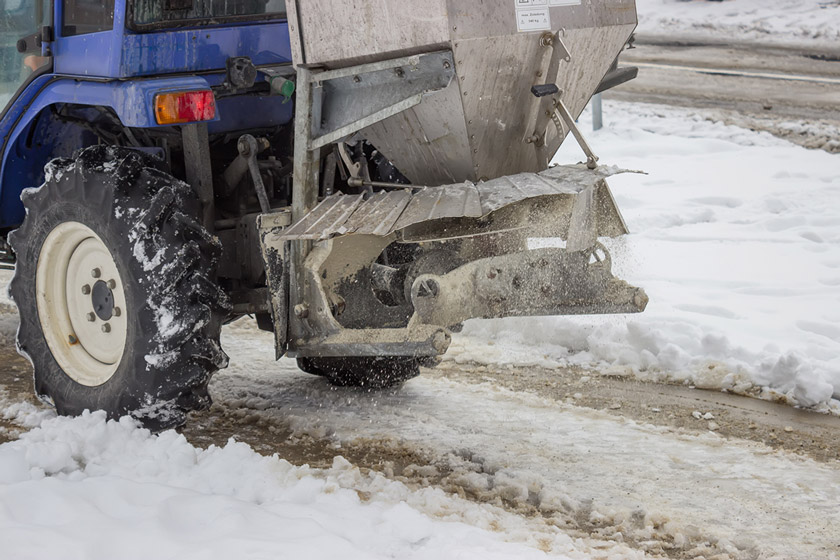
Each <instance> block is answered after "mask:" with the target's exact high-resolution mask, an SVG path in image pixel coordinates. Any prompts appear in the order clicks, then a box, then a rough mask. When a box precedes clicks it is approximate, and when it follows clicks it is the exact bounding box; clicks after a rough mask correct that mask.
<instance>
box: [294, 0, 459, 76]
mask: <svg viewBox="0 0 840 560" xmlns="http://www.w3.org/2000/svg"><path fill="white" fill-rule="evenodd" d="M290 4H295V6H294V14H295V16H296V21H295V20H292V19H291V14H292V11H293V10H291V9H290V10H288V11H289V14H290V19H289V21H290V25H291V26H294V27H296V28H297V29H298V32H299V33H300V36H301V40H300V42H301V45H302V48H301V51H302V57H303V58H302V59H301V60H299V59H296V60H295V64H307V65H310V66H315V65H318V66H325V67H328V68H341V67H345V66H352V65H354V64H360V63H363V62H371V61H374V60H384V59H387V58H395V57H398V56H405V55H408V54H416V53H420V52H428V51H430V50H439V49H440V48H442V47H444V46H445V45H446V44H447V43H448V42H449V29H448V26H449V18H448V14H447V9H446V0H423V1H422V2H417V1H416V0H363V1H359V0H354V1H352V2H351V1H338V0H286V5H287V7H288V6H289V5H290Z"/></svg>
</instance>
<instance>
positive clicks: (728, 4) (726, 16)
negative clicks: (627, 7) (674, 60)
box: [636, 0, 840, 51]
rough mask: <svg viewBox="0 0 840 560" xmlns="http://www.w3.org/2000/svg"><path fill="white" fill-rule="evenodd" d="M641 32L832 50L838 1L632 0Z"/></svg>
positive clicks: (839, 37) (839, 36)
mask: <svg viewBox="0 0 840 560" xmlns="http://www.w3.org/2000/svg"><path fill="white" fill-rule="evenodd" d="M636 7H637V10H638V14H639V28H638V34H639V36H640V37H643V38H657V39H665V40H679V41H682V42H690V41H719V42H724V43H732V42H733V41H735V42H742V43H745V42H752V43H761V44H767V45H777V46H790V47H798V48H805V49H830V50H833V51H836V50H837V48H838V44H840V2H836V1H833V0H726V1H723V2H710V1H707V0H636Z"/></svg>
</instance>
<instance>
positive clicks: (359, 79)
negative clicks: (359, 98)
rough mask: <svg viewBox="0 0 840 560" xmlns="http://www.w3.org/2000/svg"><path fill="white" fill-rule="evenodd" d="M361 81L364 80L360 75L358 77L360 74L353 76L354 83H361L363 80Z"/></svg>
mask: <svg viewBox="0 0 840 560" xmlns="http://www.w3.org/2000/svg"><path fill="white" fill-rule="evenodd" d="M361 81H362V79H361V78H360V77H358V76H353V83H356V84H358V83H359V82H361Z"/></svg>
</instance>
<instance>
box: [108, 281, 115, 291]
mask: <svg viewBox="0 0 840 560" xmlns="http://www.w3.org/2000/svg"><path fill="white" fill-rule="evenodd" d="M116 287H117V281H116V280H108V288H110V289H111V290H113V289H114V288H116Z"/></svg>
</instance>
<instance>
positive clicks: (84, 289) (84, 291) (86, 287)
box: [82, 284, 90, 296]
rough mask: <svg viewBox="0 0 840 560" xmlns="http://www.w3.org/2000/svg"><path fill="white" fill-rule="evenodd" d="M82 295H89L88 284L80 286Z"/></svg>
mask: <svg viewBox="0 0 840 560" xmlns="http://www.w3.org/2000/svg"><path fill="white" fill-rule="evenodd" d="M82 293H83V294H84V295H86V296H87V295H90V286H89V285H88V284H85V285H84V286H82Z"/></svg>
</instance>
